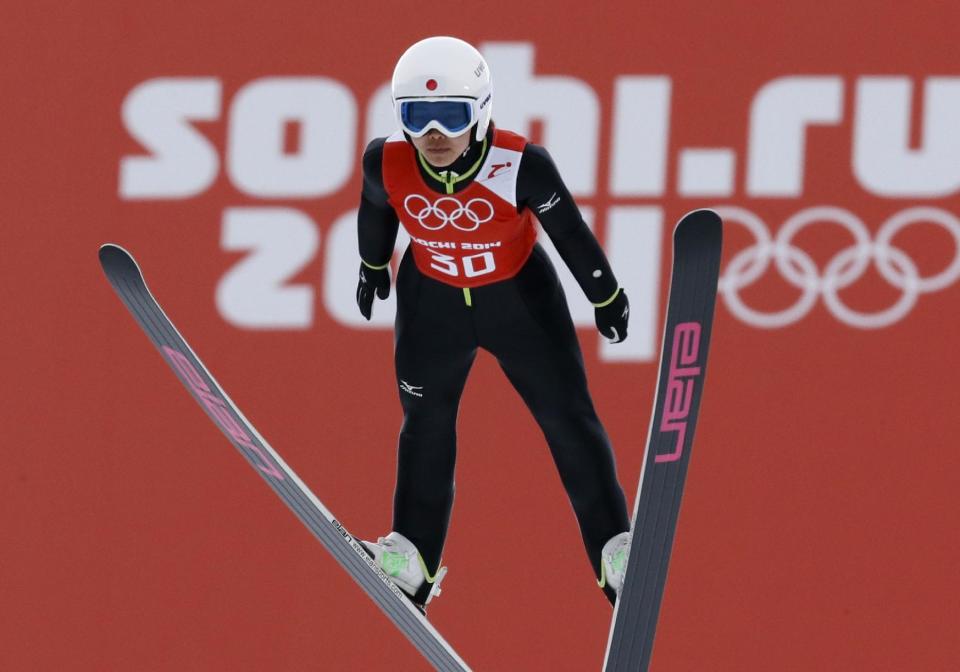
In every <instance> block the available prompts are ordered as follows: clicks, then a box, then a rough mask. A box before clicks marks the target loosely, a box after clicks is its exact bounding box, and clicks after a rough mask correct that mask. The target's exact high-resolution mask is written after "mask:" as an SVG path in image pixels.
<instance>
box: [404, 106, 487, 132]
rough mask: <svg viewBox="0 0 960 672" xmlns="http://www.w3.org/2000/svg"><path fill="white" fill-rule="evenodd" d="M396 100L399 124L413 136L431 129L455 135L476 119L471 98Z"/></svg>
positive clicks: (468, 126) (471, 124)
mask: <svg viewBox="0 0 960 672" xmlns="http://www.w3.org/2000/svg"><path fill="white" fill-rule="evenodd" d="M398 102H399V113H400V124H401V125H402V126H403V130H405V131H406V132H407V133H409V134H410V135H412V136H413V137H415V138H419V137H422V136H423V135H425V134H426V133H427V132H428V131H430V130H433V129H436V130H438V131H440V132H441V133H443V134H444V135H446V136H448V137H453V136H457V135H460V134H461V133H463V132H464V131H465V130H467V129H468V128H470V127H471V126H473V123H474V121H475V120H476V117H475V115H474V112H473V110H474V103H475V102H476V101H474V100H473V99H472V98H456V99H450V98H447V99H443V100H401V101H398Z"/></svg>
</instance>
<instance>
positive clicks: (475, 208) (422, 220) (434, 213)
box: [403, 194, 493, 231]
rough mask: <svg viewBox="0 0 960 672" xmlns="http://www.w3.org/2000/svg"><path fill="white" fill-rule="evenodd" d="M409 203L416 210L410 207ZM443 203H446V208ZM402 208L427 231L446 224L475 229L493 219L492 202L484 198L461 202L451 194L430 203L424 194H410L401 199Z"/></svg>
mask: <svg viewBox="0 0 960 672" xmlns="http://www.w3.org/2000/svg"><path fill="white" fill-rule="evenodd" d="M411 203H412V204H413V206H414V208H416V210H413V209H411V207H410V206H411ZM444 203H447V204H448V207H447V209H445V207H444V205H443V204H444ZM418 204H419V205H418ZM403 209H404V210H406V211H407V214H408V215H410V216H411V217H413V218H414V219H415V220H417V222H418V223H419V224H420V226H422V227H423V228H425V229H427V230H428V231H439V230H440V229H442V228H443V227H445V226H446V225H447V224H450V225H451V226H452V227H453V228H455V229H459V230H460V231H476V230H477V229H478V228H479V227H480V225H481V224H484V223H486V222H489V221H490V220H491V219H493V204H492V203H491V202H490V201H488V200H487V199H485V198H471V199H470V200H469V201H467V202H466V203H461V202H460V201H459V200H458V199H456V198H453V197H452V196H441V197H440V198H438V199H437V200H436V201H434V202H433V203H431V202H430V200H429V199H428V198H427V197H426V196H421V195H420V194H410V195H409V196H407V197H406V198H405V199H403Z"/></svg>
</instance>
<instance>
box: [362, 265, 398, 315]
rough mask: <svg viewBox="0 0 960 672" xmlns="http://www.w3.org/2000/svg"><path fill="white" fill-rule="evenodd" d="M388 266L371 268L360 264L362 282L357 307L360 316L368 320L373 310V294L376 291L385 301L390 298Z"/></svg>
mask: <svg viewBox="0 0 960 672" xmlns="http://www.w3.org/2000/svg"><path fill="white" fill-rule="evenodd" d="M387 268H388V267H387V266H384V267H383V268H370V267H369V266H367V265H366V264H365V263H364V262H362V261H361V262H360V282H358V283H357V305H358V306H359V307H360V314H361V315H363V316H364V317H365V318H366V319H368V320H369V319H370V314H371V311H372V310H373V292H374V290H376V292H377V296H379V297H380V298H381V299H385V298H387V297H388V296H390V271H389V270H387Z"/></svg>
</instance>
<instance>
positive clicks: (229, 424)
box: [162, 345, 283, 481]
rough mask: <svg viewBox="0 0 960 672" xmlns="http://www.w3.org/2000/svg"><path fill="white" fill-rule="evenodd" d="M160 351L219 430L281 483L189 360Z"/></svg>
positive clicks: (167, 349)
mask: <svg viewBox="0 0 960 672" xmlns="http://www.w3.org/2000/svg"><path fill="white" fill-rule="evenodd" d="M162 350H163V354H165V355H166V356H167V359H169V360H170V365H171V366H173V369H174V371H176V372H177V373H179V374H180V375H181V376H182V378H183V380H184V381H185V382H186V383H187V385H189V386H190V389H191V390H192V391H193V393H194V394H195V395H197V398H198V399H199V400H200V402H201V403H202V404H203V407H204V408H205V409H207V412H208V413H209V414H210V417H212V418H213V419H214V421H215V422H216V423H217V424H218V425H220V429H222V430H223V431H224V432H226V433H227V435H228V436H229V437H230V438H232V439H233V440H234V441H236V442H237V443H238V444H239V445H240V446H242V447H243V448H245V449H246V450H248V451H252V452H253V453H255V454H256V455H257V456H258V457H259V458H260V464H258V465H257V467H259V469H260V471H262V472H263V473H265V474H267V475H268V476H272V477H273V478H275V479H277V480H278V481H282V480H283V474H281V473H280V471H279V470H278V469H277V468H276V467H274V466H273V465H271V464H270V462H269V460H267V456H266V455H264V454H263V451H262V450H260V447H259V446H257V445H256V444H255V443H253V441H252V440H251V439H250V436H249V435H248V434H247V433H246V432H245V431H244V429H243V427H241V426H240V425H238V424H237V421H236V420H234V419H233V416H231V415H230V411H229V410H228V409H227V404H226V403H225V402H224V401H223V399H220V398H219V397H217V396H216V395H215V394H214V393H213V392H211V391H210V387H209V386H208V385H207V384H206V383H205V382H203V377H202V376H201V375H200V372H199V371H197V370H196V368H194V366H193V364H191V363H190V360H189V359H187V358H186V357H185V356H184V355H183V354H182V353H180V352H177V351H176V350H174V349H173V348H171V347H169V346H166V345H164V346H162Z"/></svg>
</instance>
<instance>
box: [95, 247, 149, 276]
mask: <svg viewBox="0 0 960 672" xmlns="http://www.w3.org/2000/svg"><path fill="white" fill-rule="evenodd" d="M99 257H100V265H101V266H102V267H103V270H104V271H107V273H108V274H109V273H110V272H115V273H116V272H124V271H126V272H132V273H136V274H137V275H140V267H139V265H137V262H136V260H135V259H134V258H133V255H132V254H130V253H129V252H128V251H127V250H126V249H124V248H122V247H120V246H119V245H117V244H116V243H104V244H103V245H101V246H100V251H99Z"/></svg>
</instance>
